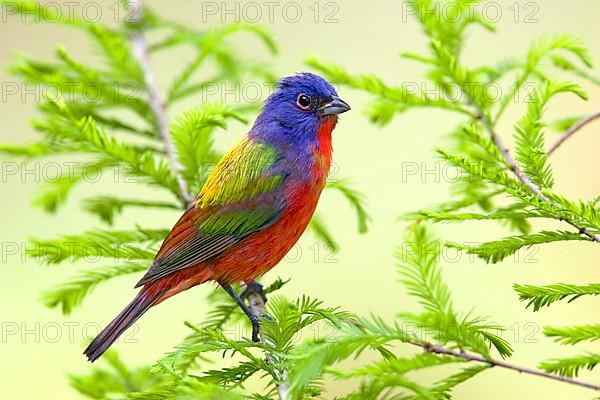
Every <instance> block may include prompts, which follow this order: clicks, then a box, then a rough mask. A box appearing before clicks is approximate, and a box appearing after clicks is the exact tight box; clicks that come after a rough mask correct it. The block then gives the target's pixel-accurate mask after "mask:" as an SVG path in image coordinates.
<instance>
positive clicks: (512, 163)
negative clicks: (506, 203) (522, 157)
mask: <svg viewBox="0 0 600 400" xmlns="http://www.w3.org/2000/svg"><path fill="white" fill-rule="evenodd" d="M475 107H476V108H477V114H478V115H477V117H478V119H479V120H480V121H481V123H482V124H483V126H484V127H485V129H486V130H487V131H488V133H489V135H490V136H491V138H492V141H493V142H494V144H495V145H496V147H497V148H498V150H499V151H500V153H501V154H502V157H504V161H506V164H507V165H508V166H509V168H510V170H511V171H512V172H513V173H514V174H515V175H516V177H517V179H519V181H520V182H521V183H522V184H523V185H525V186H526V187H528V188H529V190H531V191H532V192H533V193H534V194H535V195H536V196H538V197H539V198H540V199H541V200H542V201H544V202H545V203H548V204H553V202H552V200H550V199H549V198H548V196H546V195H545V194H544V193H542V191H541V190H540V188H539V187H538V186H537V185H536V184H535V183H533V182H532V181H531V179H529V177H528V176H527V175H526V174H524V173H523V172H522V171H521V170H520V169H519V165H518V164H517V161H516V160H515V159H514V158H513V156H512V155H511V154H510V150H509V149H508V147H506V145H504V143H503V142H502V139H501V138H500V136H498V134H497V133H496V131H494V128H492V125H491V124H490V121H489V120H488V118H487V117H486V116H485V114H484V113H483V112H482V111H481V109H479V107H477V106H475ZM563 221H565V222H566V223H568V224H569V225H571V226H572V227H574V228H576V229H577V231H578V232H579V233H580V234H581V235H585V236H587V237H589V238H590V239H591V240H592V241H594V242H599V243H600V235H598V234H595V233H592V232H590V231H589V230H588V229H587V228H585V227H582V226H580V225H579V224H577V223H576V222H573V221H571V220H569V219H567V218H563Z"/></svg>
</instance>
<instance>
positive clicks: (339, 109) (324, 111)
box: [319, 96, 350, 115]
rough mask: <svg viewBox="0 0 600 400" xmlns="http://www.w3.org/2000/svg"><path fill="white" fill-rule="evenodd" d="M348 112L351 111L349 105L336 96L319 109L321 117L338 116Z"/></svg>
mask: <svg viewBox="0 0 600 400" xmlns="http://www.w3.org/2000/svg"><path fill="white" fill-rule="evenodd" d="M348 110H350V106H349V105H348V103H346V102H345V101H344V100H342V99H340V98H339V97H335V96H334V97H333V99H332V100H331V101H330V102H329V103H327V104H324V105H322V106H321V107H319V113H320V114H321V115H338V114H341V113H344V112H346V111H348Z"/></svg>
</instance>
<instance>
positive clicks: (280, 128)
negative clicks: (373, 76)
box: [251, 72, 350, 146]
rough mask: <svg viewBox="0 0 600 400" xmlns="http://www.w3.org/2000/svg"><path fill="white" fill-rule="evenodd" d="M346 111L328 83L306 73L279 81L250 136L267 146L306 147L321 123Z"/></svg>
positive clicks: (347, 106)
mask: <svg viewBox="0 0 600 400" xmlns="http://www.w3.org/2000/svg"><path fill="white" fill-rule="evenodd" d="M348 110H350V106H349V105H348V103H346V102H345V101H343V100H342V99H340V98H339V97H338V94H337V92H336V91H335V89H334V88H333V86H331V84H330V83H329V82H327V81H326V80H325V79H323V78H321V77H320V76H318V75H315V74H311V73H308V72H303V73H299V74H296V75H292V76H288V77H285V78H282V79H281V80H280V81H279V82H278V83H277V90H276V91H275V92H274V93H273V94H272V95H270V96H269V98H267V100H266V102H265V105H264V107H263V110H262V112H261V114H260V116H259V117H258V118H257V120H256V122H255V124H254V127H253V128H252V132H251V134H252V135H254V136H255V137H258V138H261V139H264V140H266V141H268V142H270V143H281V142H285V143H287V144H292V145H299V146H302V145H308V144H310V143H313V142H314V141H315V140H317V133H318V130H319V128H320V127H321V126H323V124H324V123H325V122H329V125H330V126H331V127H332V128H333V126H335V121H336V120H337V116H338V114H341V113H343V112H346V111H348Z"/></svg>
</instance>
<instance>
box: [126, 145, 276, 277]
mask: <svg viewBox="0 0 600 400" xmlns="http://www.w3.org/2000/svg"><path fill="white" fill-rule="evenodd" d="M278 161H279V154H278V153H277V152H276V151H275V150H274V149H272V148H271V147H269V146H268V145H264V144H257V143H252V142H250V141H249V140H247V139H244V140H242V141H241V142H240V143H239V144H238V145H237V146H235V147H234V148H233V149H232V150H231V151H230V152H229V153H227V154H226V155H225V156H224V157H223V159H222V160H221V162H219V164H218V165H217V167H216V168H215V170H214V171H213V173H212V174H211V175H210V177H209V178H208V179H207V181H206V183H205V184H204V186H203V187H202V190H201V191H200V194H199V195H198V197H197V198H196V200H195V201H194V203H193V205H192V206H191V207H190V208H188V210H187V211H186V212H185V213H184V214H183V215H182V216H181V218H180V219H179V221H178V222H177V224H175V226H174V227H173V229H172V230H171V232H170V233H169V235H168V236H167V238H166V239H165V240H164V242H163V244H162V246H161V248H160V250H159V251H158V253H157V255H156V258H155V259H154V262H153V263H152V267H150V269H149V270H148V272H147V273H146V274H145V275H144V277H143V278H142V279H141V280H140V281H139V282H138V283H137V285H136V287H138V286H141V285H144V284H146V283H148V282H151V281H154V280H156V279H159V278H162V277H165V276H167V275H170V274H172V273H174V272H177V271H179V270H182V269H184V268H188V267H192V266H195V265H198V264H199V263H202V262H205V261H208V260H210V259H212V258H215V257H217V256H219V255H220V254H222V253H223V252H224V251H226V250H228V249H230V248H231V247H232V246H234V245H236V244H238V243H240V242H241V241H242V240H244V239H245V238H246V237H248V236H250V235H252V234H253V233H256V232H258V231H260V230H262V229H265V228H266V227H268V226H270V225H271V224H273V223H274V222H276V221H277V220H278V219H279V217H280V216H281V214H282V213H283V211H284V210H285V206H286V202H285V196H284V193H283V191H282V183H283V181H284V179H285V174H284V173H282V172H275V171H276V170H278V169H279V168H275V166H276V164H277V162H278Z"/></svg>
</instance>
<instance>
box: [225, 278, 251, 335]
mask: <svg viewBox="0 0 600 400" xmlns="http://www.w3.org/2000/svg"><path fill="white" fill-rule="evenodd" d="M219 285H221V287H222V288H223V289H224V290H225V291H226V292H227V294H228V295H229V296H231V298H232V299H233V301H235V303H236V304H237V305H238V306H239V307H240V308H241V309H242V311H243V312H244V314H246V316H247V317H248V319H249V320H250V323H251V324H252V341H253V342H258V341H259V338H258V332H259V330H260V327H259V325H258V316H257V315H255V314H254V313H253V312H252V311H250V309H249V308H248V307H247V306H246V304H245V303H244V300H243V299H242V298H241V297H240V296H239V295H238V294H237V293H236V292H235V290H233V288H232V287H231V285H229V284H227V283H224V282H219Z"/></svg>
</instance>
